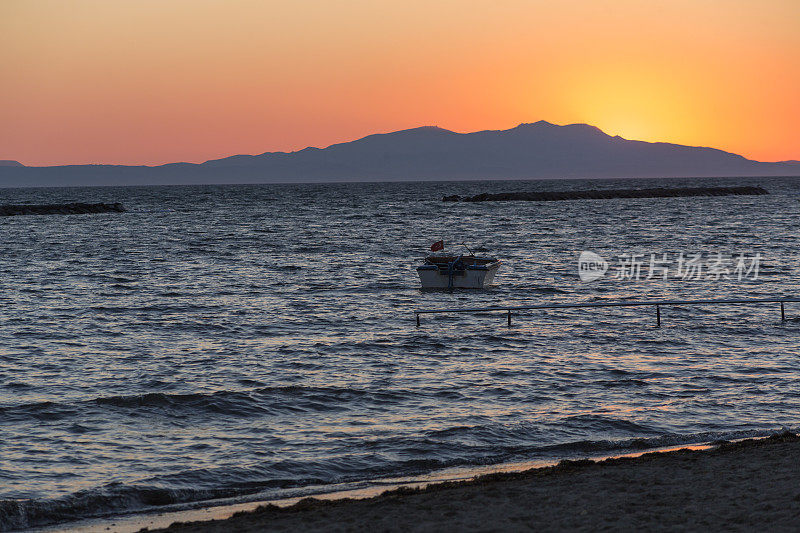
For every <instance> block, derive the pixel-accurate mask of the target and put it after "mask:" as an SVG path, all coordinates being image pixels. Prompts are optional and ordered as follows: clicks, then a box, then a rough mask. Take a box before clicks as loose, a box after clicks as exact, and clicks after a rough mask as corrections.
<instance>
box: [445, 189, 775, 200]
mask: <svg viewBox="0 0 800 533" xmlns="http://www.w3.org/2000/svg"><path fill="white" fill-rule="evenodd" d="M760 194H769V191H767V190H766V189H764V188H763V187H752V186H745V187H680V188H674V189H664V188H661V187H659V188H655V189H606V190H602V189H600V190H595V191H558V192H551V191H542V192H501V193H497V194H489V193H485V192H484V193H481V194H476V195H475V196H459V195H457V194H454V195H452V196H445V197H443V198H442V201H443V202H507V201H514V200H521V201H527V202H555V201H559V200H585V199H598V200H599V199H607V198H671V197H678V196H730V195H760Z"/></svg>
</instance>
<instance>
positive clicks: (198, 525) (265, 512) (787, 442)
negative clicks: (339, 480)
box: [97, 432, 800, 533]
mask: <svg viewBox="0 0 800 533" xmlns="http://www.w3.org/2000/svg"><path fill="white" fill-rule="evenodd" d="M690 448H692V447H687V446H683V447H679V448H673V449H672V450H671V451H644V452H641V453H638V454H626V455H624V456H617V457H613V458H608V459H601V460H591V459H579V460H563V461H561V462H559V463H558V464H556V465H553V466H544V467H536V468H531V469H527V470H524V471H517V472H495V473H488V474H484V475H479V476H476V477H473V478H471V479H467V480H456V481H444V482H432V483H428V484H427V485H426V486H425V487H421V488H420V487H408V486H405V487H402V486H401V487H399V488H395V489H393V490H388V491H383V492H382V493H381V494H379V495H376V496H369V497H366V498H364V497H362V498H359V499H354V498H353V497H344V496H343V495H342V493H333V494H338V495H339V497H337V498H335V499H329V498H325V495H316V496H314V497H306V498H303V499H299V501H297V503H294V504H293V505H289V506H279V505H276V504H274V503H269V504H266V505H260V506H258V507H257V508H256V509H255V510H244V511H239V512H235V513H234V514H233V515H232V516H230V517H228V518H223V517H213V516H208V517H206V518H217V519H213V520H205V521H181V522H174V523H172V524H170V526H169V527H168V528H165V529H155V530H154V529H148V526H147V525H145V524H143V523H142V522H140V524H141V529H140V530H141V531H170V532H190V533H192V532H207V531H234V530H236V531H262V530H266V529H269V530H275V531H282V530H285V531H289V530H297V529H302V530H320V531H321V530H360V529H365V528H367V527H372V528H379V529H384V530H408V529H411V530H416V531H426V530H434V529H441V528H455V527H457V528H469V529H528V528H533V529H539V530H563V529H578V530H580V529H587V530H594V529H600V528H605V529H611V530H619V529H632V528H648V529H656V530H658V529H673V530H674V529H676V528H683V529H685V528H701V527H702V528H705V529H712V530H714V529H716V530H730V529H737V528H738V529H751V528H755V527H763V526H764V525H765V524H769V525H770V526H771V528H772V529H782V528H783V529H787V530H789V529H792V530H793V529H796V528H795V527H794V526H795V525H796V524H797V523H798V521H800V489H797V488H796V486H797V481H796V480H797V479H798V475H800V437H798V436H797V435H795V434H792V433H788V432H786V433H780V434H774V435H772V436H770V437H766V438H763V439H747V440H743V441H735V442H723V443H718V444H717V443H715V444H714V445H713V446H705V447H702V448H703V449H699V450H698V449H694V450H692V449H690ZM295 500H298V499H297V498H296V499H295ZM254 503H255V502H253V503H251V504H250V505H251V506H252V505H253V504H254ZM208 511H209V509H206V512H208ZM195 512H197V511H195ZM104 525H105V526H108V521H106V522H105V524H104ZM102 529H105V528H102ZM97 530H100V528H97ZM110 530H112V531H113V530H114V529H113V527H112V528H111V529H110Z"/></svg>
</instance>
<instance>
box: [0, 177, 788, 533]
mask: <svg viewBox="0 0 800 533" xmlns="http://www.w3.org/2000/svg"><path fill="white" fill-rule="evenodd" d="M698 183H699V184H701V185H754V184H755V185H763V186H764V187H765V188H767V189H768V190H769V191H770V192H771V193H772V194H770V195H768V196H732V197H698V198H656V199H617V200H576V201H566V202H505V203H480V204H467V203H456V204H452V203H442V202H441V201H440V198H441V197H442V196H443V195H444V194H475V193H478V192H487V191H488V192H501V191H511V190H563V189H567V188H574V189H587V188H601V187H604V188H623V187H630V188H633V187H652V186H654V185H655V184H656V183H655V182H654V181H649V180H624V181H610V180H609V181H562V182H545V181H538V182H483V183H449V184H448V183H424V184H423V183H405V184H400V183H390V184H334V185H264V186H219V187H208V186H202V187H201V186H198V187H141V188H90V189H25V190H21V189H5V190H0V203H20V202H37V203H55V202H66V201H78V200H80V201H121V202H123V203H124V204H125V205H126V207H128V209H129V211H128V212H127V213H123V214H117V213H114V214H102V215H74V216H57V215H56V216H18V217H4V218H2V219H0V235H2V238H0V257H2V261H0V289H1V290H0V304H1V305H2V311H0V439H1V440H0V529H2V528H5V529H8V528H19V527H25V526H30V525H35V524H42V523H47V522H54V521H55V522H58V521H66V520H70V519H73V518H81V517H87V516H95V515H103V514H109V513H110V514H114V513H124V512H129V511H135V510H142V509H148V508H153V506H162V505H167V504H185V503H188V502H197V501H201V500H206V499H210V498H250V497H252V498H255V497H259V498H271V497H278V496H281V495H285V494H288V493H290V492H291V491H293V490H295V491H296V490H298V489H301V488H302V487H308V486H310V485H320V484H321V485H325V484H331V483H337V482H342V481H368V480H374V479H378V478H385V477H389V476H398V475H406V476H413V475H418V474H422V473H426V472H430V471H432V470H435V469H437V468H442V467H445V466H454V465H465V466H469V465H478V464H487V463H499V462H509V461H517V460H530V459H537V458H550V457H569V456H575V455H581V454H586V453H598V452H601V453H602V452H606V451H607V452H609V453H611V452H613V451H616V450H620V449H627V448H631V447H648V446H659V445H665V444H672V443H683V442H699V441H707V440H713V439H717V438H731V437H737V436H746V435H759V434H765V433H767V432H770V431H773V430H776V429H780V428H782V427H787V428H796V427H797V425H798V419H800V395H799V394H798V393H799V392H800V321H799V320H796V319H795V317H800V304H787V305H786V312H787V318H789V320H787V321H786V322H783V323H782V322H781V320H780V309H779V307H778V306H777V304H771V305H767V304H762V305H753V306H730V307H696V308H692V307H681V308H664V309H662V320H663V327H661V328H660V329H656V328H654V327H653V326H654V321H655V317H654V313H653V311H652V309H648V308H626V309H614V308H611V309H594V310H591V309H590V310H586V309H579V310H558V311H555V310H552V311H532V312H527V313H524V314H521V315H518V316H515V317H514V320H513V324H512V327H511V328H509V327H507V326H506V323H505V316H504V315H501V314H494V315H492V314H483V315H468V314H464V315H438V316H424V317H423V319H422V327H420V328H417V327H415V323H414V315H413V313H412V310H414V309H417V308H437V307H468V306H470V307H475V306H481V305H493V304H498V303H508V302H514V303H516V304H517V305H523V304H527V303H531V304H535V303H545V302H564V303H567V302H589V301H596V300H598V299H606V300H621V299H628V298H641V299H661V298H670V299H680V298H683V299H687V298H691V299H696V298H723V297H742V298H750V297H753V298H757V297H761V298H764V297H769V296H798V295H800V294H799V293H798V273H799V272H798V269H799V268H800V263H798V259H799V257H798V250H800V247H798V244H799V241H800V232H799V231H798V227H800V202H799V200H800V181H798V180H792V179H758V180H756V179H713V180H712V179H704V180H694V181H690V180H669V181H665V180H662V181H659V182H658V183H657V185H659V186H685V185H691V184H698ZM440 238H443V239H444V240H445V242H446V243H453V242H460V241H462V240H465V241H467V244H469V245H470V246H471V247H472V248H473V249H475V250H477V251H479V252H481V253H490V254H494V255H497V256H498V257H499V258H500V259H501V260H502V261H503V266H502V268H501V270H500V273H499V275H498V277H497V278H496V281H495V285H494V287H493V288H491V289H490V290H486V291H464V290H462V291H455V292H453V293H448V292H446V291H444V292H427V291H422V290H420V288H419V282H418V279H417V276H416V272H415V271H414V268H413V267H414V266H415V264H416V263H417V262H418V261H419V259H420V258H421V257H423V256H424V255H425V252H426V250H427V248H428V246H429V245H430V244H431V243H432V242H434V241H436V240H439V239H440ZM582 250H592V251H595V252H597V253H599V254H600V255H602V256H604V257H606V258H608V259H609V260H610V262H611V263H612V266H613V258H614V257H615V256H617V255H620V254H630V253H634V252H635V253H642V254H645V255H647V256H648V257H649V254H650V253H657V254H659V255H660V254H663V253H667V254H670V255H673V256H677V254H678V253H680V252H686V253H694V252H702V253H704V254H715V253H717V252H721V253H723V254H738V253H740V252H747V253H755V252H758V253H760V254H761V257H762V260H761V264H760V272H759V276H758V279H745V280H742V281H739V280H735V279H734V280H728V281H725V280H720V281H714V280H710V279H701V280H689V281H685V280H679V279H669V280H667V281H664V280H660V279H651V280H646V279H643V280H640V281H638V282H637V281H631V280H618V279H614V278H613V276H611V275H610V274H611V273H609V275H608V276H606V277H605V278H604V279H602V280H599V281H595V282H592V283H583V282H581V281H580V280H579V278H578V275H577V257H578V254H579V252H580V251H582Z"/></svg>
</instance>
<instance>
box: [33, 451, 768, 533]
mask: <svg viewBox="0 0 800 533" xmlns="http://www.w3.org/2000/svg"><path fill="white" fill-rule="evenodd" d="M748 438H749V439H764V438H767V436H763V437H748ZM739 440H742V439H735V441H739ZM713 446H714V444H713V443H711V442H710V441H706V442H702V441H698V442H696V443H684V444H675V445H668V446H659V447H656V448H646V449H641V450H635V451H625V452H622V451H620V452H618V453H598V454H592V455H587V454H584V455H579V456H576V457H573V458H570V459H566V458H557V457H554V458H549V459H535V460H525V461H513V462H503V463H495V464H488V465H481V466H478V465H471V466H454V467H447V468H443V469H440V470H435V471H432V472H429V473H426V474H420V475H413V476H399V477H388V478H379V479H372V480H365V481H354V482H344V483H337V484H333V485H318V486H313V485H312V486H307V487H302V488H301V489H299V490H302V491H308V492H306V493H305V494H301V495H295V496H285V497H280V498H264V497H260V498H259V497H256V498H253V499H248V500H245V501H238V502H234V501H233V499H232V498H222V499H219V500H205V501H198V502H194V503H191V504H187V506H183V507H184V508H179V509H175V508H174V507H176V506H179V505H180V504H176V505H169V506H166V508H164V509H160V510H159V509H151V510H144V511H138V512H130V513H123V514H120V515H116V516H109V515H106V516H96V517H89V518H84V519H79V520H76V521H71V522H66V523H59V524H51V525H43V526H36V527H34V528H33V529H31V531H32V532H34V533H53V532H69V533H108V532H114V533H135V532H138V531H146V530H151V528H152V529H164V528H167V527H168V526H170V525H171V524H173V523H175V522H204V521H209V520H225V519H228V518H231V517H232V516H233V515H234V514H237V513H240V512H250V511H255V510H256V509H258V508H259V507H263V506H267V505H276V506H279V507H290V506H292V505H295V504H297V503H298V502H300V501H302V500H306V499H315V500H325V501H338V500H344V499H354V500H363V499H369V498H374V497H376V496H380V495H382V494H384V493H386V492H391V491H394V490H398V489H400V490H406V489H424V488H426V487H428V486H430V485H438V484H442V483H461V482H469V481H472V480H474V479H475V478H480V477H483V476H487V475H504V474H518V473H522V472H526V471H530V470H538V469H542V468H548V467H553V466H556V465H558V464H559V462H562V461H571V460H590V461H603V460H606V459H616V458H636V457H640V456H641V455H644V454H647V453H656V454H660V453H669V452H672V451H676V450H684V449H691V450H705V449H709V448H711V447H713Z"/></svg>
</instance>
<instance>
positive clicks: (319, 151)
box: [0, 120, 798, 186]
mask: <svg viewBox="0 0 800 533" xmlns="http://www.w3.org/2000/svg"><path fill="white" fill-rule="evenodd" d="M797 172H798V167H797V165H796V164H793V163H788V162H787V163H783V162H777V163H768V162H760V161H754V160H751V159H747V158H745V157H743V156H741V155H738V154H734V153H731V152H726V151H724V150H720V149H718V148H712V147H705V146H686V145H681V144H674V143H666V142H648V141H637V140H629V139H624V138H622V137H620V136H618V135H617V136H610V135H608V134H606V133H605V132H603V131H602V130H600V129H599V128H597V127H595V126H592V125H590V124H580V123H579V124H566V125H557V124H552V123H550V122H547V121H544V120H540V121H538V122H533V123H521V124H519V125H517V126H515V127H513V128H510V129H506V130H480V131H474V132H466V133H458V132H454V131H451V130H447V129H444V128H440V127H438V126H420V127H416V128H408V129H404V130H398V131H392V132H386V133H374V134H371V135H367V136H364V137H361V138H359V139H355V140H352V141H346V142H341V143H335V144H331V145H329V146H327V147H325V148H317V147H307V148H304V149H302V150H297V151H292V152H264V153H261V154H257V155H247V154H238V155H233V156H229V157H224V158H219V159H211V160H208V161H205V162H203V163H168V164H165V165H159V166H152V167H148V166H125V165H67V166H60V167H23V168H19V167H3V168H0V186H24V185H30V186H35V185H40V184H41V185H53V184H64V185H97V184H105V185H137V184H189V183H197V184H209V183H281V182H283V183H299V182H328V181H397V180H459V179H464V180H474V179H543V178H553V179H556V178H615V177H646V178H655V177H710V176H736V175H745V176H776V175H797ZM23 184H24V185H23Z"/></svg>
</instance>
